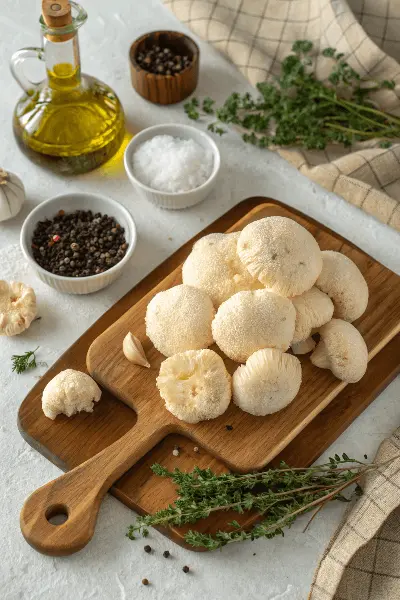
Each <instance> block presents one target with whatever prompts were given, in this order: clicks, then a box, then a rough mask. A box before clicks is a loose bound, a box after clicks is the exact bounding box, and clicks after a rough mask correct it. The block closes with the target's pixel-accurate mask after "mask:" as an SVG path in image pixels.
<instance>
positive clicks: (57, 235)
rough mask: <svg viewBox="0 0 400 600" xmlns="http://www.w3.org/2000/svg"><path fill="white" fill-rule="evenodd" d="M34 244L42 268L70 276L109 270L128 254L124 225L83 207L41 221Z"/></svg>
mask: <svg viewBox="0 0 400 600" xmlns="http://www.w3.org/2000/svg"><path fill="white" fill-rule="evenodd" d="M31 246H32V250H33V257H34V259H35V260H36V262H37V263H38V264H39V265H40V266H41V267H42V268H44V269H46V270H47V271H50V272H52V273H62V274H63V275H64V276H67V277H87V276H90V275H95V274H98V273H101V272H103V271H106V270H107V269H109V268H111V267H112V266H114V265H115V264H117V263H118V262H119V261H120V260H121V259H122V258H123V257H124V256H125V253H126V250H127V248H128V244H127V243H126V241H125V237H124V229H123V228H122V227H120V226H119V224H118V223H117V222H116V221H115V219H114V218H112V217H109V216H108V215H104V216H101V215H100V214H99V213H97V214H96V215H95V216H93V213H92V211H84V210H81V211H75V212H72V213H65V211H59V213H58V214H57V215H56V216H55V217H54V218H53V219H45V220H43V221H39V222H38V223H37V225H36V228H35V231H34V233H33V237H32V242H31ZM101 254H103V258H102V259H100V255H101ZM89 257H90V258H89ZM111 257H115V259H114V258H113V259H111ZM105 259H106V260H105ZM107 259H108V260H107Z"/></svg>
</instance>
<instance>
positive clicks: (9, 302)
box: [0, 281, 36, 336]
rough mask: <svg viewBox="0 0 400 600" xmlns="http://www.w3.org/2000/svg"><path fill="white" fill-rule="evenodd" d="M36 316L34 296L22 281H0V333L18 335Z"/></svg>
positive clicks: (31, 290)
mask: <svg viewBox="0 0 400 600" xmlns="http://www.w3.org/2000/svg"><path fill="white" fill-rule="evenodd" d="M35 317H36V296H35V292H34V291H33V289H32V288H31V287H29V286H27V285H25V284H24V283H17V282H15V281H12V282H11V283H7V281H0V335H7V336H12V335H18V334H19V333H22V332H23V331H24V330H25V329H28V327H29V326H30V324H31V323H32V321H33V319H34V318H35Z"/></svg>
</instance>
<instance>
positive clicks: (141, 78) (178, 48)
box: [129, 31, 200, 105]
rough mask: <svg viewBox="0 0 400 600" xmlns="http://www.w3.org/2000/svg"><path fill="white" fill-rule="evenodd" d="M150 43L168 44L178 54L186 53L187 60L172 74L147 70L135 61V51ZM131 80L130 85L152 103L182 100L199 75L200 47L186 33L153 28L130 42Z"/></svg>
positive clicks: (195, 84) (137, 51)
mask: <svg viewBox="0 0 400 600" xmlns="http://www.w3.org/2000/svg"><path fill="white" fill-rule="evenodd" d="M154 46H160V47H161V48H169V49H171V50H172V51H173V52H174V53H175V54H177V55H180V56H189V58H190V59H191V64H190V65H189V66H188V67H186V68H185V69H183V70H182V71H180V72H179V73H175V74H174V75H157V74H155V73H149V71H146V70H145V69H143V68H142V67H141V66H140V65H139V64H138V62H137V60H136V57H137V55H138V53H139V52H146V51H147V50H151V49H152V48H153V47H154ZM129 61H130V68H131V80H132V85H133V87H134V89H135V90H136V91H137V92H138V94H140V95H141V96H143V98H145V99H146V100H148V101H149V102H153V103H154V104H164V105H165V104H175V103H176V102H182V100H185V98H187V97H188V96H190V94H192V93H193V92H194V90H195V89H196V87H197V82H198V79H199V64H200V51H199V48H198V46H197V44H196V43H195V42H194V40H192V39H191V38H190V37H189V36H187V35H185V34H183V33H179V32H177V31H153V32H151V33H146V34H145V35H143V36H141V37H140V38H139V39H137V40H136V41H135V42H133V44H132V46H131V48H130V50H129Z"/></svg>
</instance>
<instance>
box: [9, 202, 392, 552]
mask: <svg viewBox="0 0 400 600" xmlns="http://www.w3.org/2000/svg"><path fill="white" fill-rule="evenodd" d="M262 201H265V199H262V198H253V199H249V200H247V201H245V202H242V203H241V204H239V205H238V206H236V207H235V208H233V209H232V210H231V211H229V213H227V214H226V215H224V216H223V217H221V218H220V219H219V220H218V221H217V222H215V223H214V224H213V225H211V226H210V227H208V228H207V229H206V230H205V231H204V232H202V233H201V234H199V236H196V238H198V237H200V236H201V235H205V234H207V233H211V232H216V231H226V230H227V229H228V228H229V227H230V226H231V225H232V224H233V223H234V222H235V221H237V220H238V219H240V218H241V217H242V216H243V215H244V214H245V213H246V212H247V211H248V210H249V209H251V208H253V207H255V206H256V205H257V204H259V203H260V202H262ZM274 207H275V209H276V210H280V209H281V206H280V205H279V203H274ZM295 214H296V215H298V213H295ZM313 226H314V227H316V226H317V225H316V224H313ZM319 228H320V229H321V230H323V228H321V227H319ZM334 238H335V240H336V243H337V244H338V246H339V247H340V245H341V244H342V243H343V242H344V240H342V239H341V238H339V236H336V235H334ZM193 241H194V240H192V241H191V242H189V243H188V244H186V245H185V246H184V247H183V248H181V249H180V250H179V251H177V252H176V253H175V254H174V255H173V256H172V257H170V258H169V259H168V260H167V261H165V263H163V264H162V265H160V266H159V267H158V268H157V269H156V270H155V271H153V272H152V273H151V274H150V275H149V276H148V277H146V278H145V279H144V280H143V281H142V282H140V283H139V284H138V285H137V286H136V287H135V288H134V289H133V290H131V292H129V293H128V294H127V295H126V296H125V297H124V298H122V299H121V300H120V301H119V302H118V303H117V304H116V305H114V306H113V307H112V308H111V309H110V310H109V311H108V312H107V313H106V314H105V315H103V316H102V317H101V318H100V319H99V320H98V321H97V322H96V323H95V324H94V325H93V326H92V327H91V328H90V329H89V330H88V331H87V332H86V333H85V334H84V335H83V336H82V337H81V338H80V339H79V340H78V341H77V342H76V343H75V344H74V345H73V346H72V347H71V348H70V349H69V350H68V351H67V352H66V353H65V354H64V355H63V356H62V357H61V358H60V359H59V361H57V363H56V364H55V365H54V366H53V367H52V368H51V369H50V370H49V371H48V372H47V373H46V375H45V376H44V377H43V378H42V380H41V381H40V382H38V384H37V385H36V386H35V388H34V389H33V390H32V391H31V392H30V393H29V394H28V396H27V397H26V399H25V400H24V402H23V403H22V405H21V408H20V411H19V427H20V431H21V434H22V435H23V436H24V438H25V439H26V440H27V441H28V443H30V444H31V445H32V446H33V447H35V448H36V449H37V450H38V451H40V452H41V453H42V454H44V455H45V456H46V457H47V458H48V459H49V460H51V461H52V462H54V463H55V464H57V465H58V466H60V467H61V468H62V469H64V470H68V469H71V468H74V467H76V466H77V465H80V464H82V463H83V462H84V461H86V460H88V459H89V458H91V457H92V456H94V455H95V454H96V453H98V452H101V451H102V450H104V449H105V448H107V447H108V446H109V445H110V444H112V443H113V442H115V441H116V440H118V439H119V438H121V436H122V435H124V434H125V433H127V432H129V430H130V429H131V428H132V427H133V426H134V425H135V422H136V415H135V413H134V412H133V411H132V410H131V409H129V408H128V407H127V406H125V405H124V404H123V403H121V402H118V400H116V398H115V397H113V396H112V395H111V394H110V393H109V392H107V391H104V393H103V398H102V401H101V402H100V403H99V404H98V405H96V408H95V411H94V413H93V414H90V415H89V414H86V413H82V414H80V415H76V416H75V417H74V418H73V419H68V418H66V417H63V416H60V417H57V419H56V421H54V422H52V421H49V420H48V419H46V417H44V415H43V413H42V411H41V393H42V390H43V388H44V386H45V385H46V383H47V382H48V381H49V380H50V379H51V378H52V377H53V376H54V375H55V374H56V373H58V372H59V371H61V370H62V369H65V368H76V369H80V370H85V356H86V352H87V349H88V347H89V345H90V344H91V343H92V342H93V340H95V339H96V337H97V336H98V335H99V334H100V333H101V332H102V331H104V330H105V329H106V328H107V327H108V326H109V325H111V324H112V323H113V322H114V321H115V320H116V319H118V317H120V316H121V315H123V314H124V313H125V311H126V310H127V309H128V308H129V307H131V306H132V305H133V304H135V303H136V302H137V301H138V300H139V299H140V298H142V297H143V296H144V295H145V294H146V293H148V292H149V291H150V290H151V289H152V288H153V287H154V286H155V285H157V284H158V283H159V282H160V281H161V280H162V279H163V277H164V276H165V273H168V272H170V271H172V270H173V269H174V268H175V267H177V265H179V264H180V263H181V262H182V260H184V258H185V257H186V255H187V254H188V253H189V251H190V248H191V245H192V243H193ZM346 245H347V246H349V248H350V249H352V247H351V246H350V245H348V244H346ZM364 256H365V255H364ZM367 260H368V261H371V263H373V264H374V265H376V269H377V270H376V277H378V273H381V270H382V269H384V268H383V267H381V266H380V265H377V263H375V262H374V261H372V259H369V258H368V257H367ZM384 270H385V271H387V270H386V269H384ZM389 273H390V272H389ZM381 277H382V275H381ZM396 286H397V287H398V282H397V283H395V284H394V287H396ZM399 354H400V339H399V336H397V337H396V338H394V339H393V340H392V341H391V342H390V343H389V344H388V345H387V346H386V347H384V348H383V349H382V350H381V351H380V352H379V354H378V355H377V356H376V357H375V358H373V359H372V360H371V362H370V364H369V367H368V371H367V374H366V376H365V377H364V378H363V379H362V380H361V381H360V382H359V383H358V384H354V385H351V386H347V387H346V388H345V389H344V390H343V391H341V392H340V393H339V395H338V396H337V397H336V398H335V399H334V400H333V401H332V402H331V403H330V404H329V405H328V406H327V407H326V408H325V409H324V410H323V411H322V412H321V413H320V414H319V415H318V416H316V417H315V419H314V420H313V421H311V423H310V424H309V425H308V426H307V427H306V428H305V429H304V430H303V431H302V433H301V434H300V435H299V436H297V437H296V438H295V439H294V440H293V441H292V442H291V443H290V444H289V445H288V446H287V447H286V449H285V451H284V452H283V453H281V454H280V456H279V457H277V458H276V460H280V459H284V460H287V461H288V462H290V463H291V464H293V465H303V466H306V465H309V464H311V462H313V461H314V460H315V459H316V458H317V457H318V456H319V455H320V453H321V452H322V451H323V450H324V449H325V448H326V447H327V446H329V444H330V443H332V441H333V440H334V439H336V437H337V436H338V435H339V434H340V433H341V432H342V431H343V430H344V429H345V428H346V427H347V426H348V424H349V423H351V422H352V420H353V419H354V418H355V417H356V416H357V415H358V414H360V413H361V412H362V410H364V408H365V407H366V406H368V404H369V403H370V402H371V401H372V400H373V399H374V398H375V397H376V395H377V394H379V393H380V391H381V390H382V389H384V387H385V386H386V385H387V384H388V383H389V382H390V381H391V379H393V377H394V376H395V375H396V374H397V373H398V372H399V370H400V365H399V358H398V357H399ZM135 429H136V428H134V429H133V431H135ZM174 445H179V446H180V449H181V451H180V456H179V457H174V456H173V455H172V449H173V447H174ZM193 446H194V444H193V442H191V441H190V440H189V439H187V438H184V437H182V436H181V435H176V434H173V435H168V436H167V437H166V438H165V439H163V440H162V441H161V442H160V443H159V444H158V445H157V446H156V447H155V448H154V449H153V450H151V451H150V452H148V453H147V454H146V456H144V457H143V458H142V459H141V460H139V462H137V463H136V464H135V466H133V467H132V468H131V469H129V471H128V472H126V473H125V475H123V476H122V478H121V479H120V480H119V481H118V482H117V483H116V484H115V485H114V486H113V488H112V490H111V492H112V493H113V494H114V495H115V496H117V497H118V498H120V499H121V500H122V501H123V502H124V503H125V504H126V505H128V506H130V507H132V508H133V509H135V510H137V511H138V512H140V513H142V514H144V513H149V512H154V511H156V510H158V509H159V508H162V507H163V506H165V505H166V504H167V503H168V502H171V501H172V500H173V498H174V489H173V485H172V484H171V482H169V481H165V480H163V479H160V478H157V477H156V476H154V475H153V474H152V473H151V471H150V469H149V467H150V465H151V464H153V463H154V462H161V463H162V464H165V465H166V466H169V467H171V468H173V467H174V466H178V467H180V468H182V469H185V470H189V469H192V468H193V466H194V465H195V464H198V465H200V466H203V467H206V466H211V467H212V468H214V469H216V470H219V471H221V470H223V469H225V468H226V466H225V465H224V464H223V463H222V462H221V461H219V460H218V459H215V458H213V457H211V456H210V455H209V454H207V453H206V452H205V451H204V448H202V447H200V453H198V454H197V453H194V451H193ZM274 462H275V461H274ZM123 468H124V469H125V466H124V467H123ZM107 485H108V483H107ZM246 519H247V523H250V522H253V521H254V519H255V516H250V517H249V516H248V515H247V517H246ZM226 520H229V514H224V515H223V516H222V517H221V516H220V517H219V518H213V519H208V520H206V521H204V523H202V524H201V525H199V527H201V528H202V530H204V531H207V530H214V529H215V528H218V526H220V525H221V524H222V522H225V521H226ZM242 522H243V521H242ZM61 527H62V526H61ZM61 531H62V530H60V533H61ZM166 533H167V534H168V535H169V536H170V537H172V539H174V541H177V542H178V543H181V544H183V545H184V542H183V538H182V535H183V529H178V528H175V529H172V530H168V532H166Z"/></svg>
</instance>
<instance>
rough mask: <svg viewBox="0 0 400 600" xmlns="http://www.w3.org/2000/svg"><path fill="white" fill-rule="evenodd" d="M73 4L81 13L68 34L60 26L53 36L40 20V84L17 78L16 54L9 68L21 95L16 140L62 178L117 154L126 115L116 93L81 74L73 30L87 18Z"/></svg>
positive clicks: (14, 125) (76, 39)
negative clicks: (42, 67)
mask: <svg viewBox="0 0 400 600" xmlns="http://www.w3.org/2000/svg"><path fill="white" fill-rule="evenodd" d="M71 5H72V6H73V7H74V8H75V9H76V10H78V11H79V15H78V17H79V18H78V17H77V18H76V19H71V24H70V29H69V30H68V31H69V32H70V33H67V34H66V33H65V31H66V28H65V27H63V28H61V29H60V34H59V36H57V29H47V30H46V28H47V26H46V24H45V22H44V21H43V20H41V24H42V31H43V34H44V35H43V40H44V47H43V49H41V52H40V50H38V51H37V57H38V58H40V59H41V60H45V62H46V71H47V79H46V80H45V81H44V82H42V83H40V84H38V85H35V84H32V83H30V82H27V81H26V80H24V79H23V76H22V75H20V72H19V69H18V67H19V63H18V59H15V55H14V57H13V60H14V64H13V63H12V70H13V73H14V75H15V76H16V78H17V80H18V81H19V83H21V85H22V87H23V88H24V90H25V94H24V95H23V96H22V98H21V99H20V100H19V102H18V103H17V106H16V108H15V111H14V119H13V129H14V134H15V137H16V140H17V142H18V144H19V146H20V148H21V149H22V151H23V152H24V153H25V154H27V155H28V156H29V157H30V158H31V159H32V160H34V161H35V162H37V163H38V164H40V165H42V166H48V167H50V168H52V169H55V170H57V171H59V172H61V173H64V174H78V173H85V172H87V171H90V170H92V169H95V168H96V167H98V166H100V165H101V164H103V163H105V162H106V161H107V160H108V159H110V158H111V157H112V156H113V155H114V154H115V153H116V152H117V150H118V149H119V147H120V145H121V143H122V141H123V138H124V134H125V126H124V113H123V109H122V106H121V103H120V101H119V100H118V98H117V96H116V94H115V93H114V92H113V90H112V89H111V88H110V87H108V86H107V85H106V84H104V83H102V82H101V81H99V80H98V79H96V78H94V77H90V76H88V75H81V70H80V60H79V47H78V37H77V29H78V26H80V25H81V24H82V21H83V22H84V21H85V20H86V13H84V11H83V9H81V7H79V6H78V5H76V4H75V3H73V2H71ZM53 6H55V5H53ZM56 6H59V4H57V5H56ZM78 24H79V25H78ZM74 25H75V26H74ZM23 52H25V51H20V53H23ZM18 54H19V53H17V55H18ZM19 62H21V60H19ZM13 67H14V69H13ZM21 79H22V81H21Z"/></svg>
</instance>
